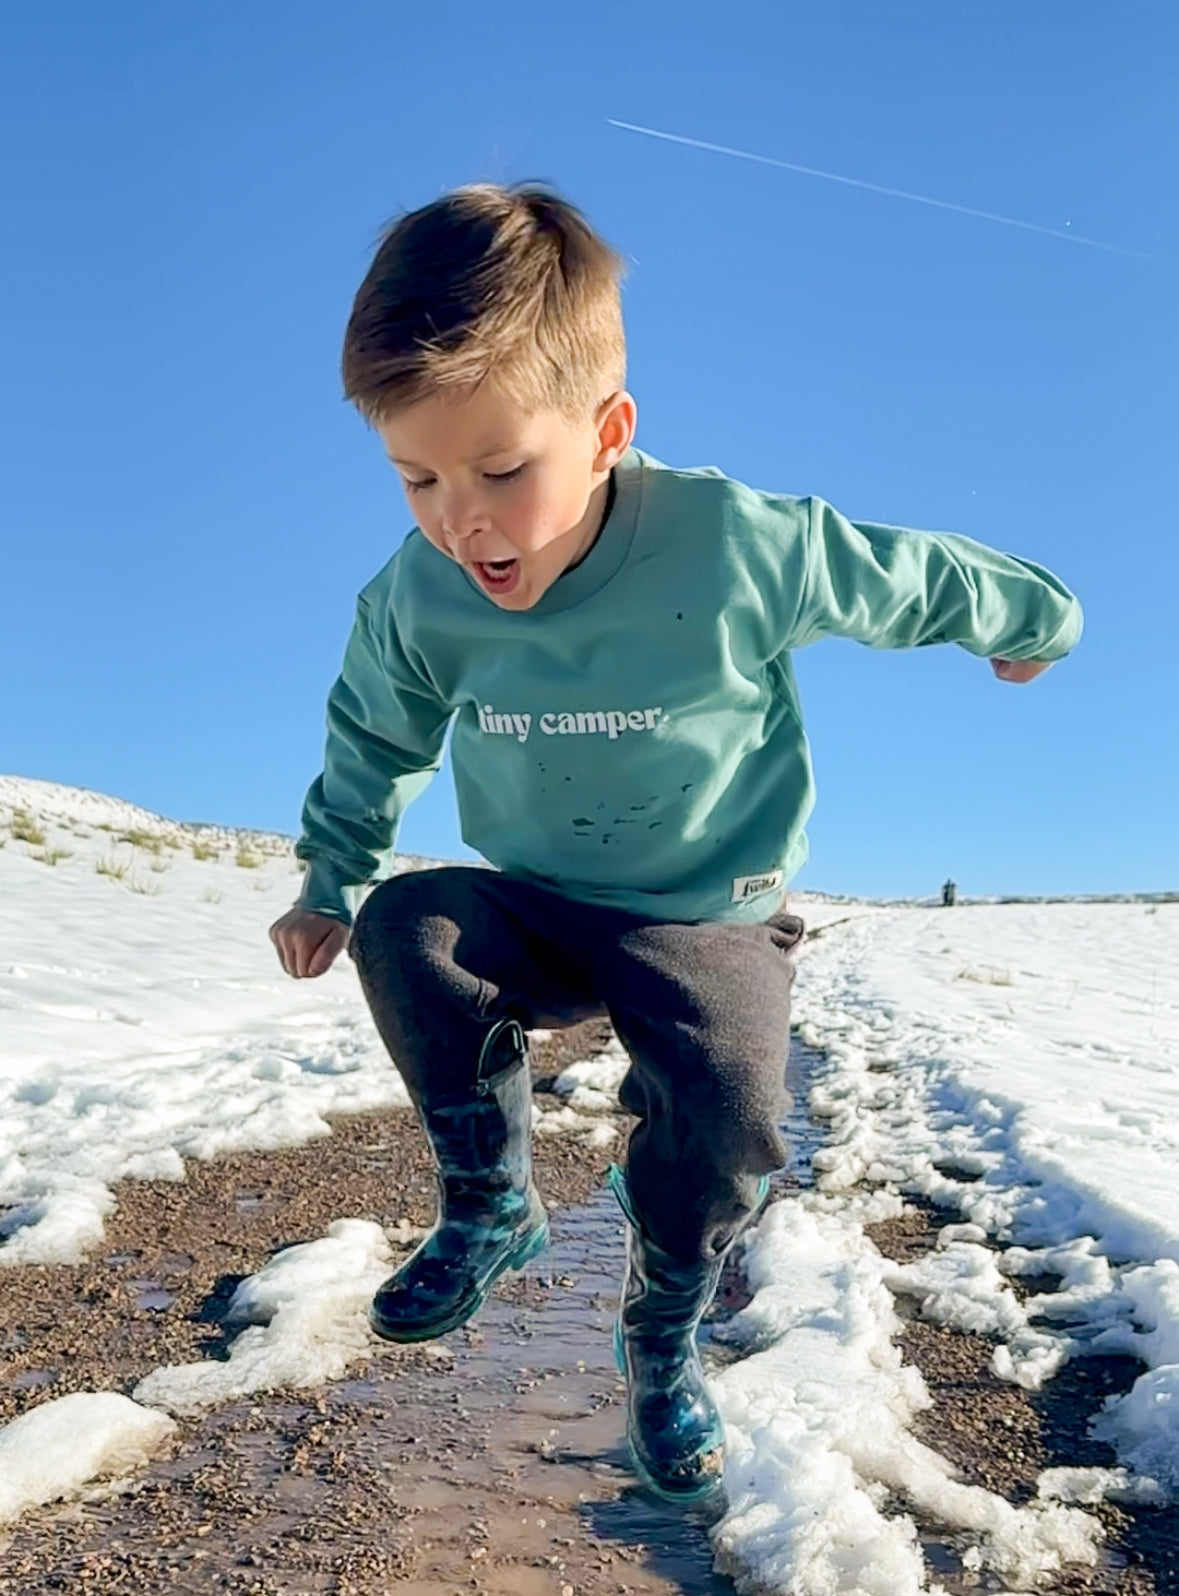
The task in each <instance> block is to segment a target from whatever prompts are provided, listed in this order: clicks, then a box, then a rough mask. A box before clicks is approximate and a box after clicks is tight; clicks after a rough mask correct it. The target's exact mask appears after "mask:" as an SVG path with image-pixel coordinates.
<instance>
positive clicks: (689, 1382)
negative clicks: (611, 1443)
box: [606, 1165, 769, 1502]
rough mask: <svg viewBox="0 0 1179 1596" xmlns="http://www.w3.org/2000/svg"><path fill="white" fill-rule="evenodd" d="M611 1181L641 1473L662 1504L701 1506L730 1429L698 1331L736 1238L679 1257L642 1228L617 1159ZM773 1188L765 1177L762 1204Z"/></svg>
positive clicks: (623, 1365) (623, 1360) (618, 1350)
mask: <svg viewBox="0 0 1179 1596" xmlns="http://www.w3.org/2000/svg"><path fill="white" fill-rule="evenodd" d="M606 1179H607V1184H608V1185H609V1186H610V1189H611V1190H612V1191H613V1193H614V1195H615V1197H616V1198H617V1199H618V1202H619V1205H620V1206H621V1208H622V1211H623V1213H624V1214H625V1215H626V1217H627V1220H628V1221H629V1226H628V1230H627V1242H626V1273H625V1275H624V1277H623V1284H622V1304H621V1309H620V1312H619V1315H618V1322H617V1324H616V1326H615V1330H614V1356H615V1359H616V1361H617V1363H618V1367H619V1369H620V1370H621V1372H622V1374H623V1375H624V1376H625V1377H626V1405H627V1420H626V1436H627V1440H628V1441H629V1443H630V1450H631V1454H632V1456H633V1459H634V1464H635V1469H636V1472H637V1473H638V1475H639V1477H640V1478H641V1479H642V1480H643V1482H644V1484H646V1485H647V1486H649V1487H650V1489H651V1490H653V1491H654V1492H655V1493H656V1495H658V1496H661V1497H663V1498H664V1499H665V1500H667V1501H673V1502H699V1501H702V1500H703V1499H705V1498H706V1497H710V1496H712V1495H713V1494H714V1492H717V1491H719V1489H720V1487H721V1485H722V1483H723V1475H724V1459H725V1453H724V1441H725V1435H724V1425H723V1423H722V1422H721V1417H720V1414H719V1413H718V1412H717V1409H716V1404H715V1403H714V1402H713V1400H712V1397H711V1396H710V1395H709V1392H708V1387H707V1385H706V1384H705V1380H704V1369H703V1367H702V1365H701V1362H700V1353H699V1351H698V1349H697V1346H696V1331H697V1329H698V1327H699V1324H700V1320H701V1318H702V1317H703V1315H704V1312H705V1310H706V1308H707V1307H708V1306H709V1304H710V1303H711V1301H712V1299H713V1297H714V1296H715V1295H716V1289H717V1285H718V1284H719V1282H720V1276H721V1270H722V1268H723V1267H724V1261H725V1258H726V1256H727V1255H728V1251H729V1247H731V1246H732V1242H733V1240H735V1239H736V1238H735V1236H734V1237H733V1238H731V1239H730V1241H729V1243H728V1245H726V1246H725V1247H724V1248H723V1249H722V1250H721V1251H720V1252H718V1253H716V1254H715V1255H714V1256H713V1257H712V1258H711V1259H709V1260H708V1261H705V1260H703V1259H700V1260H693V1261H691V1262H686V1263H685V1262H684V1261H683V1260H681V1259H677V1258H673V1257H672V1256H671V1254H670V1253H667V1252H665V1251H664V1250H663V1248H662V1247H660V1246H659V1245H658V1244H657V1243H656V1242H655V1241H653V1240H652V1238H651V1237H650V1236H649V1235H648V1234H647V1233H646V1232H645V1231H644V1229H643V1226H642V1222H641V1221H640V1219H639V1217H638V1215H637V1214H636V1212H635V1208H634V1203H633V1200H632V1198H631V1193H630V1188H629V1186H628V1185H627V1183H626V1177H625V1175H624V1174H623V1173H622V1171H621V1170H620V1169H619V1168H618V1167H617V1166H616V1165H611V1167H610V1171H609V1173H608V1175H607V1177H606ZM768 1191H769V1182H768V1181H765V1182H763V1191H762V1193H761V1194H760V1196H761V1202H762V1203H764V1200H765V1197H766V1195H767V1194H768ZM758 1206H759V1208H760V1206H761V1203H759V1205H758ZM755 1211H756V1210H755Z"/></svg>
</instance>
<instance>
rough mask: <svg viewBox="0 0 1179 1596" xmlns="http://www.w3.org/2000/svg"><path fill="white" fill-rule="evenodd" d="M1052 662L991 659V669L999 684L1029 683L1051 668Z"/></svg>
mask: <svg viewBox="0 0 1179 1596" xmlns="http://www.w3.org/2000/svg"><path fill="white" fill-rule="evenodd" d="M1051 665H1052V661H1051V660H1048V661H1047V662H1045V661H1043V660H1035V659H993V660H992V661H991V669H992V670H993V671H994V673H995V675H996V676H997V677H998V678H999V680H1000V681H1001V682H1030V681H1034V680H1035V678H1036V677H1037V676H1042V675H1043V674H1044V672H1045V671H1046V670H1049V669H1050V668H1051Z"/></svg>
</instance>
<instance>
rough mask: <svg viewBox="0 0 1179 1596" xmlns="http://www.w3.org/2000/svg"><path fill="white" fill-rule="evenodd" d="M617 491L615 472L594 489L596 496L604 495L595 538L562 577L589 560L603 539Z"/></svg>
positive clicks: (562, 573)
mask: <svg viewBox="0 0 1179 1596" xmlns="http://www.w3.org/2000/svg"><path fill="white" fill-rule="evenodd" d="M616 491H617V490H616V486H615V480H614V471H611V473H610V475H609V477H608V479H607V480H606V481H605V482H603V483H601V484H600V486H599V487H596V488H595V489H594V493H595V494H598V493H600V494H602V500H601V505H602V508H601V512H600V514H599V516H598V524H597V527H596V528H595V529H594V535H593V537H591V538H590V540H589V542H588V543H587V544H586V546H585V548H584V550H583V551H582V553H581V554H579V555H578V556H577V558H576V559H575V560H574V561H573V562H572V564H570V565H567V566H566V567H565V569H564V571H562V572H561V575H562V576H565V575H567V574H568V572H570V571H576V569H577V567H578V566H579V565H580V564H581V563H582V561H583V560H587V559H588V558H589V556H590V554H591V552H592V551H593V549H594V547H595V546H596V544H597V541H598V539H599V538H600V537H601V535H602V533H603V531H604V530H605V526H606V522H607V521H608V520H609V519H610V512H611V510H612V509H613V508H614V499H615V496H616Z"/></svg>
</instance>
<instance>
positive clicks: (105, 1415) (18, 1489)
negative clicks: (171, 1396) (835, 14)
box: [0, 1391, 176, 1524]
mask: <svg viewBox="0 0 1179 1596" xmlns="http://www.w3.org/2000/svg"><path fill="white" fill-rule="evenodd" d="M175 1429H176V1425H175V1424H174V1423H173V1421H172V1420H171V1419H170V1418H168V1417H167V1415H166V1414H163V1413H158V1412H156V1411H154V1410H153V1409H151V1408H144V1407H139V1406H138V1405H137V1404H136V1403H134V1402H132V1401H131V1400H130V1398H128V1397H125V1396H117V1395H116V1394H115V1393H114V1392H113V1391H97V1392H93V1393H84V1392H75V1393H74V1394H73V1395H71V1396H63V1397H58V1398H57V1399H56V1400H55V1401H52V1402H44V1403H42V1404H41V1406H40V1407H38V1408H33V1409H32V1411H31V1412H29V1413H25V1414H23V1415H22V1416H21V1417H20V1418H19V1419H14V1420H13V1422H12V1423H11V1424H8V1425H6V1426H5V1427H4V1429H3V1430H0V1524H6V1523H9V1522H11V1520H13V1519H15V1518H17V1517H18V1516H19V1515H20V1514H21V1513H22V1512H24V1510H25V1509H26V1508H29V1507H36V1506H39V1505H40V1504H41V1503H42V1502H55V1501H59V1500H61V1499H62V1498H69V1497H76V1496H80V1495H81V1494H82V1492H83V1490H84V1488H85V1487H86V1485H87V1484H89V1482H90V1481H92V1480H95V1479H98V1478H100V1477H102V1476H107V1475H113V1476H115V1477H119V1476H123V1475H127V1474H130V1473H131V1472H132V1471H133V1470H134V1469H137V1468H139V1467H140V1466H141V1465H142V1464H144V1463H146V1462H147V1461H148V1460H149V1459H150V1458H152V1457H154V1456H155V1454H156V1453H157V1452H158V1451H159V1450H160V1448H161V1446H162V1445H163V1444H164V1442H165V1441H167V1439H168V1437H169V1436H170V1435H171V1434H172V1433H173V1432H174V1430H175Z"/></svg>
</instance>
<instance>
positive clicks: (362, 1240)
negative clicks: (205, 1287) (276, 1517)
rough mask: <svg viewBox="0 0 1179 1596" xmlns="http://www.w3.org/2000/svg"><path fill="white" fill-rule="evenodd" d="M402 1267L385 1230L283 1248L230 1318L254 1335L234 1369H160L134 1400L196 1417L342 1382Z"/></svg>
mask: <svg viewBox="0 0 1179 1596" xmlns="http://www.w3.org/2000/svg"><path fill="white" fill-rule="evenodd" d="M394 1267H395V1261H394V1258H393V1254H392V1253H391V1251H390V1249H389V1243H388V1241H387V1240H386V1239H385V1233H384V1231H383V1230H382V1229H381V1227H380V1226H379V1225H374V1224H372V1223H371V1222H369V1221H367V1220H363V1219H337V1220H336V1221H335V1222H334V1223H333V1224H332V1225H330V1226H329V1227H328V1233H327V1235H326V1236H324V1237H323V1238H322V1239H321V1240H319V1241H307V1242H303V1243H302V1244H301V1245H299V1246H295V1247H287V1248H285V1249H284V1250H283V1251H282V1252H280V1253H278V1254H276V1256H275V1257H274V1258H272V1259H271V1260H270V1262H269V1263H267V1264H266V1265H265V1266H264V1267H263V1268H262V1269H260V1270H259V1271H258V1273H257V1274H256V1275H251V1276H250V1277H249V1278H248V1279H247V1280H243V1281H242V1283H241V1284H240V1285H239V1286H238V1288H237V1290H236V1291H235V1292H234V1294H233V1296H232V1298H231V1299H230V1303H229V1310H228V1313H227V1315H226V1318H227V1320H228V1322H229V1323H231V1324H233V1323H238V1324H246V1325H248V1326H249V1328H248V1329H245V1330H243V1331H242V1332H241V1334H240V1335H238V1336H237V1337H236V1338H235V1340H234V1342H233V1344H232V1346H231V1347H230V1349H229V1358H228V1360H226V1361H220V1360H217V1359H212V1360H209V1361H208V1362H203V1363H183V1364H171V1365H169V1366H167V1367H165V1368H162V1369H155V1370H153V1372H152V1373H151V1374H149V1375H148V1376H147V1377H146V1378H145V1379H143V1380H141V1381H140V1382H139V1384H138V1385H137V1386H136V1388H135V1392H134V1396H135V1400H136V1401H137V1402H143V1403H146V1404H148V1405H150V1406H154V1407H161V1408H166V1409H167V1410H168V1411H169V1412H170V1413H178V1414H191V1413H197V1412H199V1411H200V1409H201V1408H206V1407H213V1406H215V1405H216V1404H217V1403H220V1402H232V1401H234V1400H235V1399H236V1398H238V1397H244V1396H251V1395H253V1393H254V1392H256V1391H273V1390H275V1389H277V1388H278V1387H280V1386H282V1387H291V1388H293V1389H298V1388H300V1387H306V1386H315V1385H322V1384H324V1383H325V1381H328V1380H338V1379H339V1378H340V1377H341V1375H343V1374H344V1373H345V1372H346V1371H347V1369H348V1368H349V1366H350V1365H351V1364H353V1363H356V1362H358V1361H359V1360H360V1359H362V1358H365V1357H367V1356H368V1355H369V1353H370V1351H371V1342H370V1338H369V1331H368V1321H367V1312H368V1305H369V1303H370V1302H371V1301H372V1298H373V1293H374V1292H375V1291H376V1289H377V1287H378V1286H379V1285H380V1284H381V1282H382V1281H383V1280H385V1279H387V1278H388V1276H389V1275H391V1274H392V1272H393V1269H394ZM0 1433H2V1432H0Z"/></svg>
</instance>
